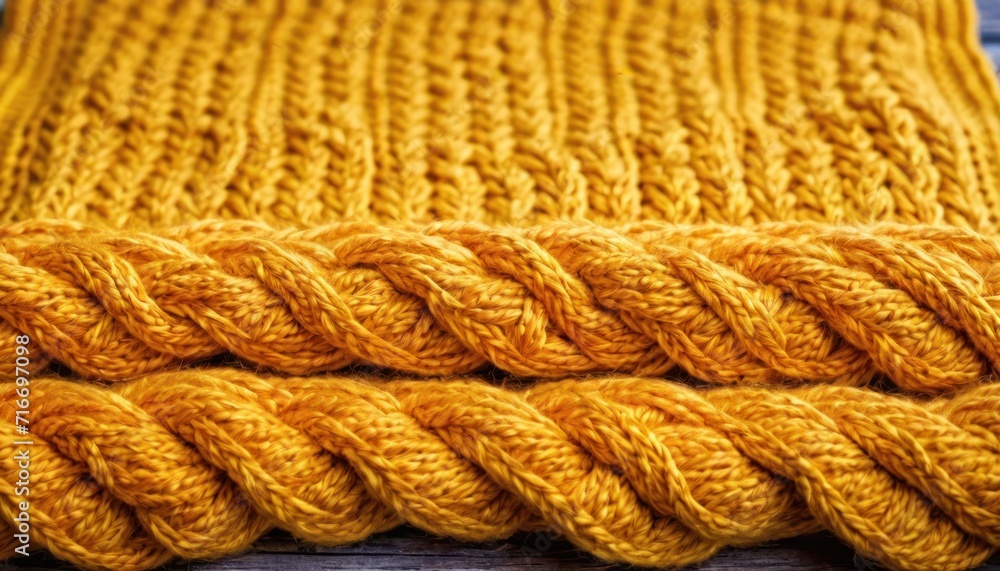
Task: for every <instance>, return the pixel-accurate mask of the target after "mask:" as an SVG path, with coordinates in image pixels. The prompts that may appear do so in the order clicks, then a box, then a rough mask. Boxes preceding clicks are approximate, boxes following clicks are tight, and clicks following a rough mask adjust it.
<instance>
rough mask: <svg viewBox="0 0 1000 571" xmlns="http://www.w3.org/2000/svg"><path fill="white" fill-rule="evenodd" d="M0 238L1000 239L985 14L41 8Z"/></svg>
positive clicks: (1, 195) (675, 4)
mask: <svg viewBox="0 0 1000 571" xmlns="http://www.w3.org/2000/svg"><path fill="white" fill-rule="evenodd" d="M4 25H5V33H4V36H3V38H2V40H0V142H2V145H0V222H6V221H11V220H19V219H20V220H23V219H28V218H33V217H45V218H48V217H55V218H61V219H72V220H77V221H85V222H88V223H93V224H99V225H106V226H111V227H124V226H164V225H172V224H176V223H180V222H184V221H190V220H201V219H205V218H220V217H221V218H237V219H251V220H257V221H262V222H266V223H269V224H272V225H281V224H296V225H301V224H315V223H329V222H334V221H340V220H346V221H361V220H366V221H372V222H389V221H406V222H428V221H430V220H432V219H455V220H465V221H480V222H485V223H489V224H515V225H521V226H528V225H534V224H537V223H542V222H545V221H549V220H552V219H563V220H566V219H582V218H586V219H589V220H592V221H595V222H600V223H605V224H621V223H625V222H632V221H636V220H638V219H643V220H663V221H667V222H676V223H697V222H704V221H717V222H724V223H729V224H737V225H743V224H748V223H757V222H765V221H773V220H778V221H784V220H813V221H828V222H851V221H861V222H876V221H897V222H904V223H932V224H933V223H940V222H947V223H949V224H954V225H957V226H962V227H967V228H971V229H974V230H980V231H994V230H996V229H997V228H998V223H1000V96H998V90H997V84H996V80H995V78H994V77H993V72H992V68H991V66H990V64H989V63H988V62H987V60H986V58H985V56H984V54H983V53H982V50H981V48H980V46H979V44H978V39H977V36H976V24H975V18H974V9H973V3H972V1H971V0H958V1H956V0H919V1H918V0H684V1H679V0H622V1H617V0H551V1H545V0H475V1H473V0H382V1H375V0H358V1H353V2H345V1H342V0H311V1H309V0H254V1H243V0H105V1H97V0H75V1H69V0H16V1H14V2H12V3H11V4H10V5H9V6H8V8H7V14H6V21H5V23H4Z"/></svg>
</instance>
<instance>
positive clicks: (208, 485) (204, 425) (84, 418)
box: [0, 369, 1000, 570]
mask: <svg viewBox="0 0 1000 571" xmlns="http://www.w3.org/2000/svg"><path fill="white" fill-rule="evenodd" d="M0 393H2V394H0V403H3V405H2V406H0V415H2V417H3V420H4V422H2V423H0V435H2V438H0V467H2V469H3V470H4V471H5V472H10V471H16V469H17V468H16V461H15V460H14V459H13V452H14V449H15V448H16V447H14V446H13V445H12V444H11V441H12V440H13V439H16V438H17V436H16V434H15V432H14V424H13V416H14V415H13V410H12V407H11V406H10V404H9V403H10V402H11V401H12V400H13V399H15V398H16V396H15V395H14V386H13V385H12V384H6V385H3V386H0ZM32 395H33V410H32V412H33V416H34V419H33V421H32V427H33V428H32V430H33V438H34V440H35V444H34V452H33V454H34V456H33V470H34V472H33V474H35V476H34V477H35V478H36V479H37V482H38V483H37V484H36V486H37V488H36V489H38V490H39V491H40V492H42V493H40V494H39V497H38V498H37V499H33V506H35V508H34V513H33V514H32V518H33V521H34V526H35V530H36V531H35V533H36V534H37V535H39V536H41V537H42V538H43V542H44V543H45V545H46V547H48V548H49V549H50V550H52V551H53V552H54V553H55V554H56V555H58V556H59V557H62V558H65V559H66V560H68V561H71V562H73V563H76V564H79V565H83V566H87V567H98V566H108V567H114V568H121V569H128V568H140V569H141V568H147V567H151V566H154V565H157V564H159V563H163V562H164V561H166V560H168V559H170V558H172V557H177V556H180V557H184V558H203V557H217V556H220V555H224V554H228V553H233V552H236V551H239V550H241V549H244V548H246V547H247V546H248V545H249V544H250V543H251V542H252V541H253V540H254V539H255V538H257V537H258V536H259V535H260V534H261V533H263V532H264V531H266V530H267V529H269V528H271V527H272V526H275V525H276V526H279V527H281V528H284V529H286V530H289V531H290V532H292V533H293V534H295V535H296V536H297V537H300V538H302V539H305V540H308V541H312V542H317V543H324V544H336V543H343V542H348V541H357V540H360V539H363V538H365V537H367V536H368V535H370V534H372V533H375V532H378V531H383V530H387V529H389V528H392V527H394V526H396V525H398V524H400V523H401V522H408V523H411V524H414V525H417V526H420V527H421V528H423V529H426V530H429V531H431V532H433V533H436V534H440V535H447V536H451V537H456V538H459V539H463V540H469V541H483V540H489V539H495V538H502V537H506V536H508V535H510V534H511V533H513V532H514V531H516V530H518V529H539V528H546V529H549V530H551V531H552V532H555V533H558V534H561V535H563V536H565V537H566V538H568V539H569V540H570V541H572V542H573V543H575V544H576V545H577V546H579V547H581V548H583V549H586V550H588V551H590V552H592V553H595V554H597V555H598V556H600V557H601V558H603V559H607V560H611V561H622V562H627V563H632V564H637V565H658V566H666V565H683V564H688V563H692V562H697V561H701V560H703V559H705V558H707V557H709V556H711V555H712V554H713V553H714V552H715V551H717V550H718V549H719V548H720V547H722V546H724V545H747V544H752V543H756V542H760V541H765V540H770V539H775V538H780V537H789V536H795V535H800V534H805V533H811V532H813V531H816V530H817V529H820V528H825V529H828V530H831V531H833V532H834V533H836V534H837V535H838V536H839V537H840V538H841V539H843V540H844V541H845V542H847V543H848V544H850V545H851V546H852V547H854V548H855V549H857V550H858V551H859V552H860V553H861V554H863V555H864V556H867V557H872V558H875V559H877V560H879V561H881V562H882V563H884V564H886V565H889V566H891V567H893V568H908V569H928V570H941V569H963V568H966V567H970V566H974V565H977V564H978V563H980V562H982V561H984V560H985V559H986V558H987V557H988V556H989V555H990V553H992V551H993V550H994V549H995V547H996V546H997V545H998V544H1000V518H998V517H997V513H998V511H1000V494H998V493H997V490H998V487H1000V422H998V415H997V406H998V405H997V403H998V402H1000V384H980V385H975V386H973V387H971V388H969V389H968V390H966V391H963V392H961V393H959V394H958V395H955V396H954V397H952V398H941V399H939V400H935V401H931V402H928V403H919V402H914V401H909V400H906V399H905V398H901V397H890V396H885V395H881V394H878V393H875V392H872V391H866V390H861V389H856V388H850V387H832V386H814V387H812V388H806V389H798V390H784V391H783V390H777V389H772V390H768V389H751V388H733V389H714V390H703V391H697V390H693V389H691V388H688V387H685V386H683V385H679V384H674V383H670V382H667V381H663V380H661V379H639V378H625V377H612V378H606V379H602V380H579V379H570V380H566V381H560V382H550V383H541V384H538V385H536V386H533V387H531V388H530V389H528V390H524V391H521V390H505V389H503V388H499V387H493V386H490V385H487V384H484V383H481V382H477V381H471V380H468V379H460V380H439V381H428V380H426V379H419V380H402V381H394V382H391V383H381V382H377V383H368V382H360V381H358V380H356V379H355V378H350V377H340V378H323V377H314V378H311V379H303V378H293V379H278V378H273V377H259V376H255V375H253V374H251V373H247V372H240V371H236V370H232V369H222V370H211V369H209V370H205V369H201V370H192V371H172V372H162V373H158V374H155V375H152V376H149V377H145V378H143V379H140V380H137V381H134V382H129V383H119V384H116V385H113V386H112V387H110V388H102V387H97V386H90V385H86V384H81V383H76V382H71V381H63V380H57V379H44V380H35V381H34V382H33V384H32ZM43 486H44V488H43ZM11 489H12V488H11ZM32 491H33V492H34V490H32ZM0 493H2V494H3V495H4V496H10V495H12V494H13V492H12V491H10V490H7V489H3V490H0ZM67 498H72V499H73V500H74V501H66V499H67ZM0 511H2V512H3V513H4V515H5V516H6V517H5V519H6V520H7V521H10V518H11V516H12V515H13V512H12V511H11V507H10V503H9V502H0ZM6 531H7V533H4V534H2V535H0V537H2V538H3V541H5V542H7V544H6V545H4V547H5V548H6V549H7V552H8V554H9V553H10V551H9V550H10V548H11V547H12V545H10V539H9V538H10V537H11V535H12V534H11V532H10V530H6Z"/></svg>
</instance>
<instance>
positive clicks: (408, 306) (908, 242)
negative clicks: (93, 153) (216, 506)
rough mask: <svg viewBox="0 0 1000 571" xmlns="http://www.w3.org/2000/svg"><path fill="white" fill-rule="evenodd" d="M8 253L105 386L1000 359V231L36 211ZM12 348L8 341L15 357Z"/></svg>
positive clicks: (40, 322)
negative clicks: (192, 376)
mask: <svg viewBox="0 0 1000 571" xmlns="http://www.w3.org/2000/svg"><path fill="white" fill-rule="evenodd" d="M0 247H2V248H3V250H4V251H5V253H4V254H0V308H2V309H0V318H2V319H3V321H4V323H5V325H6V326H7V327H9V328H10V329H12V330H17V331H22V332H24V333H26V334H28V335H29V336H30V338H31V339H32V343H33V344H34V346H35V347H36V348H37V349H36V350H39V349H40V350H41V351H42V352H43V353H45V354H47V355H49V356H51V357H54V358H55V359H57V360H59V361H60V362H62V363H64V364H66V365H68V366H70V367H71V368H73V369H74V370H75V371H77V372H78V373H80V374H81V375H84V376H89V377H95V378H100V379H106V380H120V379H127V378H130V377H134V376H136V375H140V374H144V373H148V372H151V371H155V370H158V369H161V368H164V367H172V366H174V365H176V364H177V363H179V362H184V361H188V362H190V361H194V360H198V359H204V358H207V357H211V356H213V355H217V354H220V353H231V354H235V355H237V356H239V357H241V358H243V359H244V360H245V361H246V362H248V363H253V364H257V365H263V366H266V367H269V368H271V369H276V370H280V371H285V372H291V373H296V374H302V373H308V372H315V371H322V370H335V369H340V368H343V367H346V366H348V365H351V364H355V363H362V364H373V365H377V366H380V367H387V368H391V369H396V370H401V371H408V372H411V373H418V374H424V375H441V374H461V373H468V372H472V371H475V370H477V369H481V368H482V367H483V365H485V364H487V363H490V364H493V365H495V366H497V367H499V368H500V369H503V370H505V371H508V372H510V373H513V374H514V375H517V376H522V377H556V376H563V375H566V374H569V373H596V372H611V371H628V372H632V373H634V374H645V375H663V374H665V373H668V372H671V371H672V370H674V368H675V367H680V368H681V369H683V370H684V371H685V372H687V373H688V374H690V375H692V376H694V377H696V378H699V379H703V380H705V381H709V382H713V383H723V384H741V383H743V384H763V383H775V382H782V381H815V382H824V383H838V384H848V385H861V384H864V383H867V382H868V381H869V380H871V379H872V377H873V376H874V375H876V374H878V373H882V374H884V375H886V376H888V377H889V379H891V380H892V381H894V382H895V383H896V384H897V385H899V386H901V387H903V388H906V389H909V390H913V391H923V392H942V391H947V390H952V389H954V388H956V387H959V386H963V385H969V384H974V383H977V382H979V381H980V380H981V379H982V378H983V377H985V376H988V375H992V374H994V373H996V372H997V371H1000V337H998V333H997V332H998V331H1000V239H996V238H992V237H986V236H983V235H979V234H976V233H974V232H971V231H968V230H962V229H959V228H947V227H940V228H934V227H926V226H909V225H893V224H888V223H884V224H880V225H873V226H864V227H861V226H858V227H847V226H831V225H824V224H817V223H796V222H788V223H773V224H769V225H761V226H756V227H749V228H738V227H729V226H711V225H707V226H689V227H683V226H674V225H665V224H662V223H643V224H636V225H633V226H630V227H626V228H621V229H617V230H613V229H607V228H601V227H598V226H596V225H592V224H586V223H570V222H553V223H550V224H547V225H542V226H538V227H534V228H530V229H525V230H514V229H500V228H492V227H489V226H484V225H480V224H475V223H467V222H442V223H436V224H431V225H428V226H422V227H414V228H411V229H404V228H390V227H385V226H378V225H373V224H368V223H354V224H349V223H343V224H335V225H330V226H318V227H314V228H311V229H307V230H284V231H279V230H272V229H270V228H268V227H266V226H263V225H260V224H255V223H247V222H204V223H196V224H192V225H188V226H183V227H177V228H171V229H161V230H158V231H156V232H155V233H140V232H130V231H120V230H101V229H98V228H94V227H89V226H83V225H80V224H76V223H63V222H30V223H18V224H13V225H9V226H5V227H0ZM16 347H17V345H16V344H15V341H14V336H13V335H9V336H7V337H0V353H2V354H4V355H8V356H9V357H8V358H7V359H6V361H5V362H6V363H10V364H11V365H10V366H13V365H12V364H13V363H14V358H15V355H14V351H15V349H16Z"/></svg>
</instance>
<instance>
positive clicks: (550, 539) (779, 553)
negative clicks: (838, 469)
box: [0, 0, 1000, 571]
mask: <svg viewBox="0 0 1000 571" xmlns="http://www.w3.org/2000/svg"><path fill="white" fill-rule="evenodd" d="M977 3H978V4H979V8H980V16H981V18H980V21H981V32H982V38H983V45H984V46H985V48H986V51H987V53H989V54H990V56H991V57H992V58H993V61H994V62H998V63H1000V0H977ZM3 4H4V0H0V22H2V18H3ZM68 568H70V566H68V565H66V564H65V563H62V562H60V561H58V560H56V559H55V558H53V557H52V556H51V555H49V554H47V553H36V554H34V555H32V556H31V557H30V558H18V559H15V560H13V561H8V562H3V563H0V569H68ZM523 568H535V569H636V568H632V567H627V566H621V565H608V564H606V563H603V562H600V561H597V560H596V559H594V558H592V557H590V556H588V555H587V554H586V553H582V552H580V551H579V550H577V549H574V548H573V546H572V545H571V544H570V543H568V542H566V541H565V540H562V539H561V538H559V537H555V536H553V535H552V534H549V533H544V532H537V533H530V534H528V533H525V534H519V535H516V536H514V537H512V538H510V539H509V540H507V541H502V542H494V543H488V544H466V543H460V542H457V541H454V540H450V539H445V538H439V537H434V536H431V535H428V534H427V533H424V532H421V531H420V530H417V529H414V528H410V527H401V528H398V529H396V530H393V531H391V532H388V533H384V534H380V535H378V536H375V537H372V538H369V539H368V540H367V541H365V542H362V543H358V544H355V545H346V546H341V547H319V546H315V545H311V544H308V543H305V542H301V541H297V540H295V539H294V538H293V537H291V536H290V535H289V534H287V533H285V532H281V531H274V532H272V533H270V534H268V535H267V536H265V537H264V538H263V539H261V540H260V541H258V542H257V543H256V544H255V545H254V547H253V548H252V549H251V550H249V551H248V552H246V553H244V554H241V555H239V556H234V557H229V558H226V559H221V560H217V561H209V562H184V563H174V564H171V565H167V566H165V567H163V568H162V569H163V570H164V571H178V570H185V569H192V570H199V571H223V570H232V571H235V570H241V571H255V570H261V571H263V570H268V571H270V570H273V569H282V570H283V571H300V570H301V571H305V570H313V569H331V570H332V569H398V570H406V569H499V570H504V569H523ZM878 568H879V566H878V565H877V564H875V563H874V562H872V561H869V560H866V559H864V558H862V557H860V556H858V555H857V554H856V553H855V552H854V551H853V550H852V549H850V548H849V547H847V546H845V545H844V544H842V543H841V542H840V541H839V540H837V539H836V538H835V537H833V536H832V535H830V534H829V533H818V534H814V535H809V536H805V537H798V538H793V539H786V540H782V541H775V542H771V543H766V544H762V545H758V546H756V547H753V548H748V549H724V550H722V551H720V552H719V553H718V554H717V555H716V556H715V557H713V558H712V559H710V560H708V561H706V562H704V563H702V564H701V565H698V566H697V567H693V569H702V570H706V571H708V570H719V571H722V570H737V569H739V570H743V569H753V570H755V571H769V570H777V569H819V570H824V571H840V570H844V571H863V570H865V569H878ZM977 571H1000V553H998V554H997V555H994V556H993V558H992V559H990V561H989V562H987V563H986V564H985V565H983V566H981V567H979V568H978V570H977Z"/></svg>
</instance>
